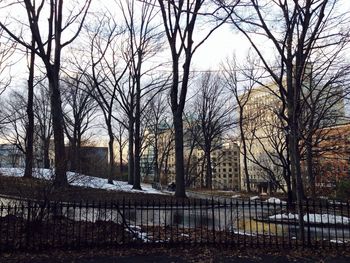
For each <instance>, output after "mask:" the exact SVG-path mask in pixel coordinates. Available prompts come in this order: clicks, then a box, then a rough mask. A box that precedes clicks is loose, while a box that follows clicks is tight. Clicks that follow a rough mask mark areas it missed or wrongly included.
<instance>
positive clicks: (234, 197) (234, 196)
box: [231, 194, 241, 199]
mask: <svg viewBox="0 0 350 263" xmlns="http://www.w3.org/2000/svg"><path fill="white" fill-rule="evenodd" d="M240 197H241V195H239V194H237V195H233V196H231V198H232V199H237V198H240Z"/></svg>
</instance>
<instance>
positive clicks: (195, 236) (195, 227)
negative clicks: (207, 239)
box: [190, 199, 198, 244]
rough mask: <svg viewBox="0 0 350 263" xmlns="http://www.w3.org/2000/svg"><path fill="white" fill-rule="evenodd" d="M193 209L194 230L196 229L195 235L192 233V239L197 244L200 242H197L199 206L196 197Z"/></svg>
mask: <svg viewBox="0 0 350 263" xmlns="http://www.w3.org/2000/svg"><path fill="white" fill-rule="evenodd" d="M193 211H194V217H193V218H194V224H193V227H194V228H193V230H194V232H193V234H194V235H193V236H194V237H192V235H191V238H190V239H191V241H192V242H193V243H195V244H197V243H198V242H197V206H196V199H194V200H193Z"/></svg>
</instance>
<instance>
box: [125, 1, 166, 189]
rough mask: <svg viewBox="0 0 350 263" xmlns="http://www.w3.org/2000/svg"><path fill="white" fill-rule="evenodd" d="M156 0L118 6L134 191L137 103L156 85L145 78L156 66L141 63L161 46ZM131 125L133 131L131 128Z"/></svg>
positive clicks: (138, 186) (138, 133)
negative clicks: (124, 36)
mask: <svg viewBox="0 0 350 263" xmlns="http://www.w3.org/2000/svg"><path fill="white" fill-rule="evenodd" d="M155 3H156V0H151V1H147V2H146V1H142V2H140V1H136V0H130V1H127V2H126V3H125V4H122V2H121V4H120V6H121V7H122V13H123V16H124V21H125V24H126V31H127V37H128V41H127V50H126V51H127V52H125V54H126V59H127V60H128V61H129V62H130V63H129V77H130V79H131V81H130V83H131V85H132V88H131V89H132V90H134V92H135V93H134V96H135V97H134V98H133V101H132V103H133V104H134V105H133V106H132V107H131V109H132V112H130V115H132V116H130V117H131V118H130V119H129V126H130V127H129V138H130V136H134V138H133V139H134V145H131V144H130V142H132V141H133V139H132V138H130V139H129V141H130V142H129V149H130V150H131V149H133V150H134V152H133V155H134V156H133V157H132V156H130V155H131V152H130V155H129V156H130V157H131V158H129V168H130V169H129V177H131V176H132V177H133V178H129V183H131V182H132V183H133V188H134V189H141V184H140V182H141V169H140V158H141V144H142V142H141V141H142V140H141V112H142V109H141V107H142V102H141V99H142V97H143V95H144V93H145V92H147V91H146V90H147V89H150V88H155V87H156V86H157V85H156V84H155V82H156V81H154V80H152V78H151V79H150V78H149V77H148V79H147V76H150V75H151V74H152V70H154V69H155V68H156V67H158V65H155V66H152V65H151V63H149V65H148V66H147V67H146V66H145V65H144V64H145V62H149V60H150V59H151V58H153V57H154V56H155V55H156V54H157V52H159V51H160V50H161V48H162V45H161V41H160V40H161V37H162V34H161V31H160V30H159V28H160V23H159V22H158V21H157V13H158V12H159V11H158V10H157V9H156V7H155ZM148 82H149V83H148ZM131 125H134V127H131Z"/></svg>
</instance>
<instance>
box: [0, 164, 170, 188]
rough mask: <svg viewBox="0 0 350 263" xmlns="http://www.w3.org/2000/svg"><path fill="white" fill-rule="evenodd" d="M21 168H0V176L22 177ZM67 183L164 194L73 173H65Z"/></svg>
mask: <svg viewBox="0 0 350 263" xmlns="http://www.w3.org/2000/svg"><path fill="white" fill-rule="evenodd" d="M23 173H24V169H23V168H0V174H2V175H5V176H16V177H20V176H23ZM33 175H34V177H36V178H40V179H45V180H51V179H52V178H53V171H52V170H50V169H35V170H34V171H33ZM67 176H68V182H69V184H70V185H74V186H81V187H88V188H97V189H105V190H112V191H123V192H133V193H148V194H164V193H162V192H161V191H159V190H156V189H153V188H152V186H151V185H150V184H141V188H142V190H133V189H132V185H129V184H128V183H127V182H123V181H117V180H114V181H113V185H112V184H108V182H107V179H104V178H99V177H94V176H88V175H82V174H78V173H74V172H67Z"/></svg>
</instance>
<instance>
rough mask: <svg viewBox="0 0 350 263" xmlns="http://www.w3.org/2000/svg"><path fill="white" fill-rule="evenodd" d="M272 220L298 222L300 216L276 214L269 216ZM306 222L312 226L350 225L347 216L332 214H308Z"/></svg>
mask: <svg viewBox="0 0 350 263" xmlns="http://www.w3.org/2000/svg"><path fill="white" fill-rule="evenodd" d="M269 218H270V219H274V220H284V219H287V220H298V219H299V216H298V215H296V214H292V213H289V214H276V215H272V216H269ZM303 220H304V222H309V223H311V224H331V225H335V224H344V225H347V224H349V223H350V218H348V217H345V216H335V215H331V214H306V215H304V216H303Z"/></svg>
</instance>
